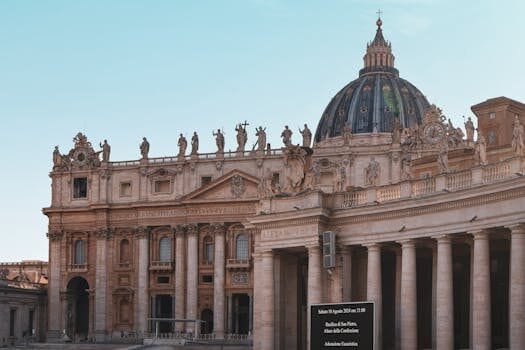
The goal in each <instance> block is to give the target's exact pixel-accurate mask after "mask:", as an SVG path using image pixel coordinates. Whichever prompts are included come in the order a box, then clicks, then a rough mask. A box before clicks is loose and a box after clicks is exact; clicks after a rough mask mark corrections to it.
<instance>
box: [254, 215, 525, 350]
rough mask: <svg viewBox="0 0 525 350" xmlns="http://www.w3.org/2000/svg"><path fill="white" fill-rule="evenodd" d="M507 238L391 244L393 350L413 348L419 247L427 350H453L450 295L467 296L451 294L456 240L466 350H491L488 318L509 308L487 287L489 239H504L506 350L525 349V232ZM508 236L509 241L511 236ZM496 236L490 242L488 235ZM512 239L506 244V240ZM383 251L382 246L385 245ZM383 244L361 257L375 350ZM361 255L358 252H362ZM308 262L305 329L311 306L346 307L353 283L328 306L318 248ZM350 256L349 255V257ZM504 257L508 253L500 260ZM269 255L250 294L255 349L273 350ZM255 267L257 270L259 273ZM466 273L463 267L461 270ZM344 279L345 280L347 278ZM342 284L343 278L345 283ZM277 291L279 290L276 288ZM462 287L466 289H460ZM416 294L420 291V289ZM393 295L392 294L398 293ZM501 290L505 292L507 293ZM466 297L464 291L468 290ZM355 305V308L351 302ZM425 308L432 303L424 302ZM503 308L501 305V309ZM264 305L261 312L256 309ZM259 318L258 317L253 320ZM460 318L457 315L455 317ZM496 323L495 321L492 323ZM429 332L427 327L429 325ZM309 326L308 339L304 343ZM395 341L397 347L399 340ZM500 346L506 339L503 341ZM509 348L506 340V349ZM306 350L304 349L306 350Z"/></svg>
mask: <svg viewBox="0 0 525 350" xmlns="http://www.w3.org/2000/svg"><path fill="white" fill-rule="evenodd" d="M505 228H506V230H504V231H505V233H504V235H503V236H502V234H501V232H502V228H499V230H497V231H498V232H494V231H493V230H491V229H481V230H476V231H472V232H467V234H466V235H465V234H462V235H439V236H433V237H428V238H425V239H423V240H420V239H403V240H399V241H397V242H388V243H389V246H392V244H393V243H395V244H396V247H398V248H396V249H397V251H398V252H400V259H399V260H397V261H399V262H400V268H399V273H398V274H397V276H396V280H397V281H398V282H396V283H399V289H398V291H396V294H399V295H397V296H396V298H398V300H399V304H398V305H396V307H395V309H396V311H395V312H396V318H395V320H396V321H395V322H396V328H399V329H398V331H397V333H396V339H395V341H396V344H397V345H396V346H398V347H399V348H401V349H403V350H411V349H414V350H415V349H417V348H418V327H421V325H420V324H418V277H417V276H418V272H417V258H416V252H417V248H418V244H419V242H420V241H421V242H424V244H426V245H428V244H431V245H432V247H433V249H432V252H433V253H432V261H433V262H432V270H433V273H432V274H433V276H434V277H433V282H432V291H428V292H427V293H429V294H428V295H429V299H432V301H431V302H432V325H431V327H432V332H431V333H432V345H431V346H429V347H432V348H435V349H439V350H449V349H450V350H452V349H454V347H455V343H454V340H455V336H456V337H457V336H458V335H457V334H455V328H454V297H455V294H454V293H455V292H457V291H456V290H455V288H464V287H461V286H455V282H454V276H455V275H454V273H455V272H454V268H455V267H454V265H453V263H454V259H453V247H454V243H455V239H456V237H461V238H462V239H463V242H465V241H466V242H467V244H466V246H468V247H469V252H470V253H469V256H470V264H469V265H470V272H469V276H470V291H466V292H465V293H467V294H466V295H470V315H469V316H468V318H469V319H470V321H469V330H470V331H469V334H468V335H467V336H465V335H462V337H464V338H466V337H468V341H469V348H471V349H476V350H478V349H479V350H484V349H487V350H488V349H492V347H493V341H492V339H491V335H492V333H493V330H492V315H491V310H492V308H493V307H494V305H496V306H497V307H501V308H504V307H506V306H505V305H506V304H505V301H504V300H494V298H493V297H492V296H491V292H492V290H493V286H491V273H492V274H493V273H494V271H492V268H491V243H492V241H493V239H496V238H497V239H501V238H502V237H504V238H505V240H506V242H508V243H506V244H508V247H509V248H508V254H509V255H508V257H509V263H508V267H507V268H508V273H509V275H508V276H509V277H508V310H509V311H508V325H509V326H508V330H506V331H507V332H508V346H509V348H510V349H525V317H523V310H525V226H524V225H513V226H508V227H505ZM509 233H510V235H509ZM493 234H494V235H493ZM508 237H510V238H508ZM385 243H387V242H385ZM384 246H386V245H385V244H384V243H371V244H366V245H364V247H365V249H366V253H367V254H366V255H367V258H366V271H367V272H366V299H367V300H368V301H373V302H374V303H375V310H376V314H375V316H376V319H375V325H376V327H377V330H378V331H377V332H376V334H375V339H374V342H375V344H376V349H382V344H383V343H382V329H381V328H382V327H381V325H382V317H383V315H382V314H381V311H382V305H381V302H382V300H383V295H382V293H383V290H384V286H382V271H381V270H382V269H381V267H382V263H381V256H382V255H381V253H382V249H383V247H384ZM352 249H353V246H350V247H345V248H344V249H343V250H342V251H341V252H342V253H344V254H343V255H347V254H352V253H351V250H352ZM360 249H363V248H360ZM306 251H307V255H308V275H307V278H308V281H307V288H308V290H307V304H308V323H309V320H310V314H309V309H310V305H312V304H316V303H321V302H343V301H344V302H347V301H351V300H348V297H349V296H350V295H351V293H350V292H349V291H348V290H344V289H348V288H349V287H350V285H349V284H350V283H349V282H348V278H346V282H345V281H343V282H342V283H341V286H342V288H343V291H342V293H339V295H340V299H347V300H333V297H331V296H332V295H338V294H337V293H335V294H334V293H331V292H330V291H328V290H326V288H324V287H323V283H322V282H323V281H324V279H323V278H324V277H323V276H325V277H326V274H325V271H324V269H323V268H322V264H321V259H320V248H319V246H311V247H306ZM349 251H350V252H349ZM505 254H507V253H505ZM274 255H275V253H274V251H273V250H264V251H261V252H258V253H257V260H256V266H255V267H256V273H257V274H256V282H255V285H257V286H258V288H257V289H255V290H254V293H255V306H256V308H257V311H258V312H260V315H261V321H259V322H258V323H257V324H256V325H255V328H256V329H255V332H256V333H255V336H254V349H269V348H272V346H271V344H277V340H276V339H274V335H275V334H276V330H275V327H276V325H275V322H274V315H275V312H276V309H275V305H278V301H276V300H274V290H275V283H276V276H274V267H273V266H274ZM340 261H342V263H341V264H340V265H339V266H338V267H337V268H338V269H342V271H343V272H344V273H345V274H348V273H350V270H351V269H348V268H347V267H345V261H347V258H346V257H344V258H343V259H341V260H340ZM258 264H260V265H259V267H258V266H257V265H258ZM466 266H468V265H466ZM347 277H348V276H347ZM343 280H345V278H343ZM277 283H279V282H277ZM462 283H466V282H465V281H463V282H462ZM419 287H420V288H421V286H419ZM396 288H397V287H394V290H396ZM505 288H506V287H505ZM467 289H468V288H467ZM352 301H358V300H352ZM429 302H430V301H429ZM504 304H505V305H504ZM261 305H263V306H261ZM257 311H256V312H257ZM456 311H458V310H456ZM494 322H495V321H494ZM429 327H430V325H429ZM309 332H310V329H309V326H308V337H307V342H309ZM398 338H399V339H398ZM505 338H507V336H506V335H505ZM504 342H505V343H506V342H507V341H506V340H505V341H504ZM308 349H309V346H308Z"/></svg>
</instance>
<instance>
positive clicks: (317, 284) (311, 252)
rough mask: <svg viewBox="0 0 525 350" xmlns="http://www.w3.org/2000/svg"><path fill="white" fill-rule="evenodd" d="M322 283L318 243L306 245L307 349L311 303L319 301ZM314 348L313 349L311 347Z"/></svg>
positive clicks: (308, 347)
mask: <svg viewBox="0 0 525 350" xmlns="http://www.w3.org/2000/svg"><path fill="white" fill-rule="evenodd" d="M322 288H323V287H322V283H321V252H320V248H319V245H318V244H316V245H313V246H309V247H308V291H307V293H308V296H307V308H308V310H307V318H308V321H307V324H308V330H307V339H306V343H307V344H308V346H307V349H310V332H311V325H310V320H311V315H310V312H311V307H310V306H311V305H312V304H319V303H321V301H322V299H321V296H322V294H321V293H322ZM311 350H314V349H311Z"/></svg>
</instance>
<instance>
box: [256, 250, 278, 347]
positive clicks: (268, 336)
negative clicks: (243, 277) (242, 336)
mask: <svg viewBox="0 0 525 350" xmlns="http://www.w3.org/2000/svg"><path fill="white" fill-rule="evenodd" d="M261 274H262V276H261V281H260V285H259V286H260V287H256V289H259V288H260V289H261V297H262V300H259V301H256V302H260V303H261V305H263V306H262V307H261V308H260V309H259V310H260V315H261V322H260V332H261V336H260V339H259V341H260V345H261V347H260V348H257V347H256V348H255V349H273V348H274V311H275V304H274V303H275V300H274V274H273V252H272V251H271V250H270V251H265V252H263V253H262V259H261Z"/></svg>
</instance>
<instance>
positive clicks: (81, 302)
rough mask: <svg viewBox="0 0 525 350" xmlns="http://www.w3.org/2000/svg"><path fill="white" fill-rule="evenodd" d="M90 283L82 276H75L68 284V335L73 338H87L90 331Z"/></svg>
mask: <svg viewBox="0 0 525 350" xmlns="http://www.w3.org/2000/svg"><path fill="white" fill-rule="evenodd" d="M88 290H89V284H88V283H87V281H86V280H85V279H84V278H82V277H74V278H72V279H71V280H70V281H69V283H68V284H67V319H66V329H67V334H68V336H69V337H70V338H71V339H73V340H85V339H87V337H88V332H89V292H88Z"/></svg>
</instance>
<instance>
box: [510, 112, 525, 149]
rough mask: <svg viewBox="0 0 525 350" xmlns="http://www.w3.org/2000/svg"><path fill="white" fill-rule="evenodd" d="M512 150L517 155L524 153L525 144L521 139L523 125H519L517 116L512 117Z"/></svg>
mask: <svg viewBox="0 0 525 350" xmlns="http://www.w3.org/2000/svg"><path fill="white" fill-rule="evenodd" d="M511 144H512V150H513V151H514V153H515V154H516V155H518V156H520V157H521V156H523V155H524V150H525V145H524V140H523V125H521V123H520V120H519V118H518V116H517V115H516V117H515V118H514V127H513V129H512V142H511Z"/></svg>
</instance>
